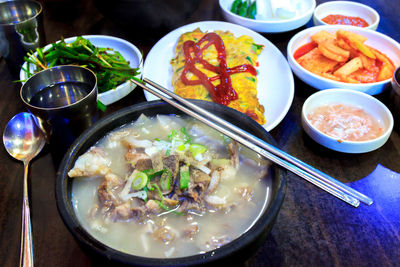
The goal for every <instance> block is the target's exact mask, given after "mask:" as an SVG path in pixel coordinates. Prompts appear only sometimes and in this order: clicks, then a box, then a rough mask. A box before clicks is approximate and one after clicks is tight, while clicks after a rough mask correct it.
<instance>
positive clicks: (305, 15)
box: [219, 0, 316, 33]
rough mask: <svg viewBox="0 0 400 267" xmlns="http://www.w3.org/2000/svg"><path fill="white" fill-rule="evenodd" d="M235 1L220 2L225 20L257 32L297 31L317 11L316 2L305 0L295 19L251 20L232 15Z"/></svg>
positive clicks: (223, 0)
mask: <svg viewBox="0 0 400 267" xmlns="http://www.w3.org/2000/svg"><path fill="white" fill-rule="evenodd" d="M233 1H234V0H219V6H220V7H221V9H222V13H223V15H224V17H225V19H226V20H227V21H229V22H232V23H236V24H239V25H242V26H244V27H247V28H249V29H252V30H254V31H257V32H269V33H273V32H286V31H291V30H294V29H297V28H299V27H301V26H303V25H304V24H306V23H307V22H308V21H309V20H310V19H311V17H312V14H313V11H314V9H315V6H316V3H315V0H304V1H303V2H302V3H301V5H302V8H301V10H300V11H299V14H297V15H296V16H295V17H294V18H291V19H277V18H271V19H269V20H258V19H249V18H245V17H242V16H239V15H237V14H234V13H232V12H231V11H230V10H231V6H232V3H233Z"/></svg>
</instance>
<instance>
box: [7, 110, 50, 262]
mask: <svg viewBox="0 0 400 267" xmlns="http://www.w3.org/2000/svg"><path fill="white" fill-rule="evenodd" d="M37 123H38V121H37V119H36V117H35V116H34V115H32V114H31V113H26V112H21V113H18V114H17V115H15V116H14V117H13V118H12V119H11V120H10V121H9V122H8V124H7V126H6V128H5V129H4V133H3V143H4V146H5V148H6V150H7V152H8V153H9V154H10V155H11V156H12V157H13V158H15V159H17V160H20V161H22V162H23V163H24V181H23V202H22V227H21V252H20V253H21V254H20V266H30V267H32V266H33V246H32V227H31V218H30V209H29V198H28V166H29V162H30V161H31V160H32V159H33V158H34V157H35V156H36V155H37V154H39V152H40V151H41V150H42V148H43V146H44V144H45V137H44V134H43V132H42V130H41V129H40V128H39V126H38V125H37Z"/></svg>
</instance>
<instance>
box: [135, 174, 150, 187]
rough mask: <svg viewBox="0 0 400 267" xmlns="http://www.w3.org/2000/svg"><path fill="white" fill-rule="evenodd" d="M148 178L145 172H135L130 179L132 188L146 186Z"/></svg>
mask: <svg viewBox="0 0 400 267" xmlns="http://www.w3.org/2000/svg"><path fill="white" fill-rule="evenodd" d="M148 180H149V179H148V176H147V174H145V173H144V172H136V175H135V177H134V178H133V181H132V188H133V189H135V190H140V189H143V188H144V187H145V186H146V184H147V182H148Z"/></svg>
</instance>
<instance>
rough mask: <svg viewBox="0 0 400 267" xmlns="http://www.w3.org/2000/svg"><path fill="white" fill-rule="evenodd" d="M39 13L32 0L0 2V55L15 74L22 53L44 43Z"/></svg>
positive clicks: (38, 8) (21, 58)
mask: <svg viewBox="0 0 400 267" xmlns="http://www.w3.org/2000/svg"><path fill="white" fill-rule="evenodd" d="M42 14H43V12H42V5H41V4H40V3H39V2H36V1H31V0H23V1H5V2H1V3H0V55H2V56H3V57H4V58H5V59H6V61H7V65H8V67H9V69H10V72H11V74H12V75H13V76H15V77H18V73H19V71H20V69H21V65H22V64H23V62H24V56H25V55H26V53H27V52H29V51H30V50H33V51H34V50H35V49H36V48H37V47H41V46H44V45H45V43H46V41H45V35H44V30H43V15H42Z"/></svg>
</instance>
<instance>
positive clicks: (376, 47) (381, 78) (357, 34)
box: [287, 25, 400, 95]
mask: <svg viewBox="0 0 400 267" xmlns="http://www.w3.org/2000/svg"><path fill="white" fill-rule="evenodd" d="M343 32H345V33H344V34H341V33H343ZM321 33H323V34H324V36H322V34H321ZM318 35H320V36H319V37H318V39H316V36H318ZM329 35H331V36H329ZM349 36H350V37H349ZM325 37H328V38H325ZM332 37H334V40H332V39H331V38H332ZM324 38H325V39H324ZM350 39H352V40H351V43H352V44H351V47H349V48H346V44H349V43H350V42H348V41H349V40H350ZM325 40H327V41H328V42H326V43H325ZM331 40H332V41H331ZM321 44H322V45H321ZM354 47H356V48H357V47H358V48H357V49H355V48H354ZM354 51H356V52H354ZM362 51H363V52H362ZM353 52H354V53H353ZM287 59H288V62H289V65H290V67H291V69H292V71H293V72H294V74H295V75H296V76H297V77H298V78H300V79H301V80H302V81H304V82H305V83H307V84H309V85H310V86H312V87H314V88H316V89H318V90H325V89H329V88H343V89H352V90H356V91H360V92H364V93H367V94H370V95H377V94H380V93H382V92H384V91H385V90H387V89H388V88H389V87H390V86H389V83H390V81H391V79H392V76H393V73H394V71H395V69H396V67H397V66H400V44H399V43H397V42H396V41H395V40H393V39H392V38H390V37H389V36H387V35H384V34H382V33H379V32H377V31H372V30H368V29H365V28H360V27H353V26H346V25H321V26H315V27H311V28H307V29H305V30H303V31H301V32H299V33H297V34H296V35H294V36H293V37H292V39H291V40H290V41H289V43H288V46H287ZM333 61H334V62H333Z"/></svg>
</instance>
